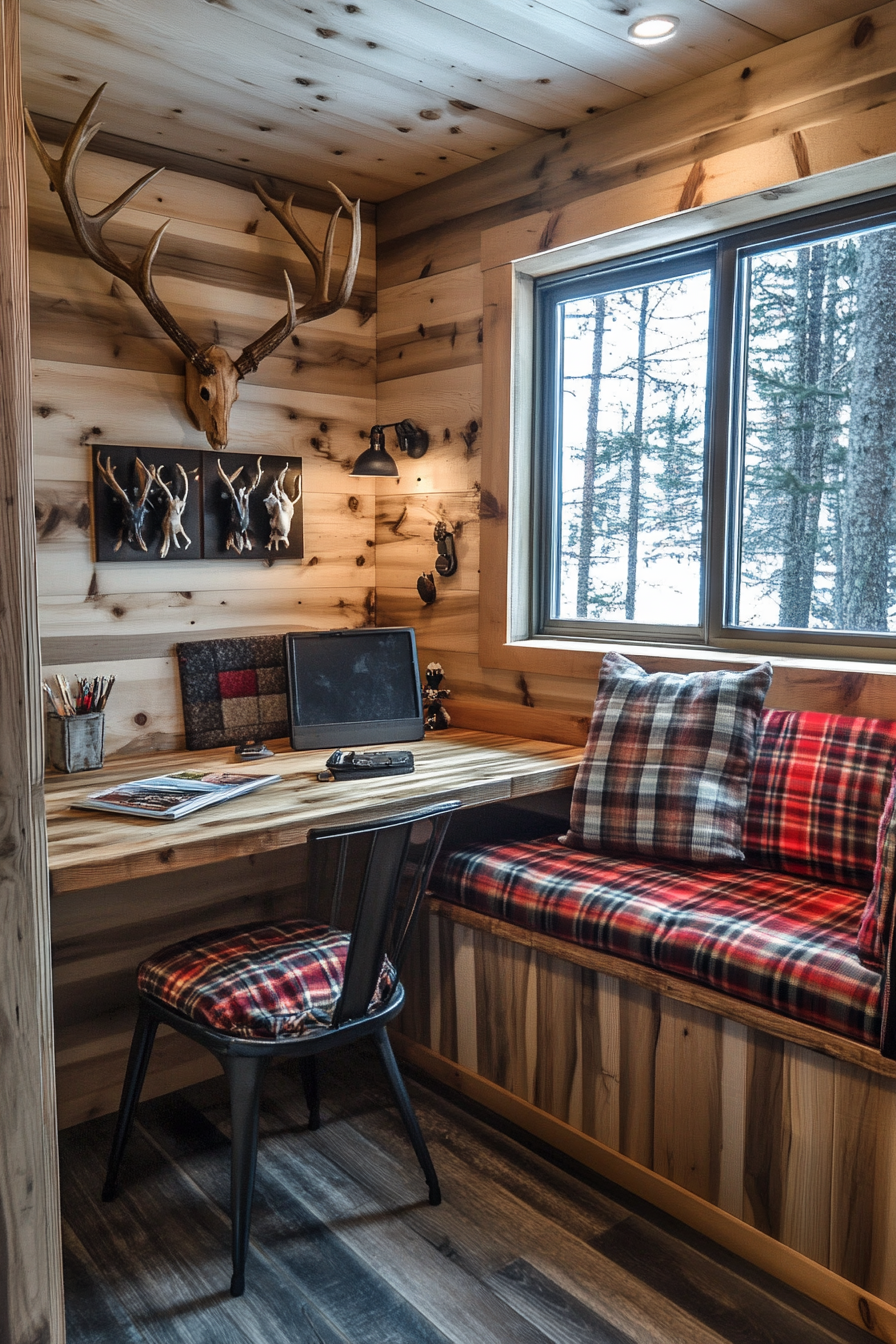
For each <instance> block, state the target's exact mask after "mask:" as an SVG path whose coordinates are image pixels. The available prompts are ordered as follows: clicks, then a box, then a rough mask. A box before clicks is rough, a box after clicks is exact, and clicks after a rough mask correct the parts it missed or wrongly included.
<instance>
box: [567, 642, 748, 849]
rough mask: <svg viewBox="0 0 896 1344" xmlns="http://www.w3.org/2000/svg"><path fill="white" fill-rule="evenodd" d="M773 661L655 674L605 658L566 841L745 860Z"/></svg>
mask: <svg viewBox="0 0 896 1344" xmlns="http://www.w3.org/2000/svg"><path fill="white" fill-rule="evenodd" d="M771 676H772V669H771V664H770V663H763V664H762V665H761V666H760V667H756V668H751V669H750V670H749V671H747V672H724V671H714V672H695V673H691V674H690V675H688V676H680V675H678V674H677V673H674V672H656V673H653V674H652V675H649V674H648V673H647V672H645V671H644V669H643V668H641V667H639V666H638V665H637V663H633V662H630V660H629V659H628V658H625V657H623V655H622V654H620V653H607V654H605V655H604V660H603V665H602V667H601V672H600V681H599V683H598V690H597V698H596V699H595V702H594V714H593V717H592V720H591V728H590V730H589V734H588V743H587V745H586V747H585V754H584V757H583V759H582V763H581V765H580V767H579V771H578V774H577V776H576V782H575V787H574V789H573V797H572V808H571V812H570V818H569V832H568V834H567V835H566V836H565V838H564V843H565V844H567V845H569V846H570V847H571V848H575V849H587V850H592V851H594V852H600V853H616V854H620V853H623V854H640V855H650V856H655V857H657V858H666V859H683V860H686V861H690V862H699V863H734V862H738V861H742V860H743V857H744V856H743V851H742V849H741V834H742V831H743V822H744V809H745V807H746V801H747V784H748V781H749V778H750V770H751V767H752V764H753V753H754V742H755V737H756V729H757V726H758V722H759V715H760V713H761V710H762V703H763V700H764V699H765V693H766V691H767V690H768V687H769V683H770V681H771Z"/></svg>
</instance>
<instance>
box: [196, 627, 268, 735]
mask: <svg viewBox="0 0 896 1344" xmlns="http://www.w3.org/2000/svg"><path fill="white" fill-rule="evenodd" d="M177 665H178V670H179V672H180V690H181V700H182V702H183V709H184V727H185V730H186V738H187V748H188V749H189V750H190V751H201V750H203V749H204V748H208V747H229V746H233V745H235V744H236V743H238V742H245V741H247V740H249V739H250V738H277V737H288V736H289V721H288V712H287V708H286V663H285V660H284V657H283V636H282V635H253V636H246V637H243V638H239V639H203V640H197V641H196V642H195V643H191V644H178V646H177Z"/></svg>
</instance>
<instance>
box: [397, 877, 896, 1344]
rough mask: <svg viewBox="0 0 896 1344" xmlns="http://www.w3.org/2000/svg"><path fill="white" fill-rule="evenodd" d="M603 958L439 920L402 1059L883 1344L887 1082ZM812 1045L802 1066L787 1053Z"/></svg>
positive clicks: (889, 1245)
mask: <svg viewBox="0 0 896 1344" xmlns="http://www.w3.org/2000/svg"><path fill="white" fill-rule="evenodd" d="M599 955H600V954H595V953H588V952H587V950H586V949H577V948H571V947H570V946H569V945H567V944H563V943H560V942H558V941H556V940H553V939H549V938H538V937H537V936H534V937H533V935H529V934H527V933H525V931H523V930H516V929H511V928H510V927H509V926H506V925H503V924H500V923H498V922H497V921H494V920H489V919H487V918H486V917H484V916H479V915H476V914H474V913H472V912H468V911H460V910H458V909H457V908H456V907H453V906H448V905H444V904H442V903H438V902H435V903H433V905H432V906H431V909H430V911H429V913H428V915H424V917H423V919H422V920H421V924H420V928H419V930H418V936H417V941H416V944H415V947H414V949H413V951H412V954H411V956H410V957H409V959H408V963H407V965H406V968H405V971H404V974H403V976H402V979H403V981H404V983H405V988H406V991H407V995H408V1007H407V1009H406V1011H405V1012H404V1014H403V1016H402V1018H401V1019H400V1020H399V1023H398V1025H399V1027H400V1030H401V1032H402V1036H403V1039H402V1040H401V1041H398V1042H397V1044H398V1045H400V1046H401V1048H402V1050H403V1051H404V1053H405V1056H406V1057H407V1058H410V1059H413V1060H414V1062H416V1063H418V1064H420V1065H421V1066H422V1067H423V1068H425V1069H427V1070H429V1071H430V1072H432V1073H434V1074H435V1075H436V1076H438V1077H440V1078H442V1079H443V1080H444V1081H446V1082H449V1083H450V1084H451V1085H452V1086H455V1087H458V1088H459V1090H460V1091H462V1092H465V1093H466V1094H467V1095H470V1096H474V1097H475V1098H476V1099H477V1100H478V1101H481V1102H482V1103H483V1104H484V1105H486V1106H489V1107H491V1108H492V1109H493V1110H495V1111H497V1112H499V1113H500V1114H502V1115H504V1116H506V1117H507V1118H509V1119H511V1120H513V1121H514V1122H515V1123H517V1124H519V1125H521V1126H522V1127H523V1128H525V1129H528V1130H530V1131H531V1132H533V1133H536V1134H538V1135H539V1137H541V1138H543V1139H546V1140H547V1141H548V1142H549V1143H552V1144H554V1146H556V1147H558V1148H560V1149H562V1150H563V1151H565V1152H568V1153H570V1154H571V1155H572V1156H574V1157H576V1158H577V1159H578V1160H580V1161H582V1162H585V1163H586V1164H587V1165H588V1166H591V1167H593V1168H594V1169H595V1170H598V1171H601V1172H602V1173H603V1174H604V1175H606V1176H609V1177H610V1178H611V1179H613V1180H616V1181H618V1182H619V1183H620V1184H621V1185H623V1186H625V1187H626V1188H628V1189H632V1190H634V1191H635V1192H636V1193H637V1194H639V1195H642V1196H643V1197H644V1198H646V1199H648V1200H650V1201H651V1202H653V1203H655V1204H657V1205H658V1206H659V1207H661V1208H664V1209H666V1210H667V1211H668V1212H670V1213H673V1214H675V1216H677V1217H679V1218H681V1219H682V1220H683V1221H685V1222H687V1223H689V1224H690V1225H691V1226H693V1227H696V1228H698V1229H699V1230H701V1231H703V1232H706V1233H707V1234H708V1235H709V1236H711V1237H713V1238H714V1239H715V1240H716V1241H719V1242H720V1243H721V1244H723V1245H725V1246H728V1247H729V1248H730V1249H732V1250H734V1251H736V1252H737V1253H738V1254H740V1255H742V1256H744V1257H745V1258H746V1259H748V1260H750V1261H752V1262H753V1263H755V1264H758V1265H760V1266H762V1267H763V1268H765V1269H767V1270H769V1271H770V1272H771V1273H773V1274H776V1275H777V1276H778V1277H779V1278H781V1279H783V1280H784V1281H785V1282H788V1283H791V1284H793V1285H794V1286H795V1287H797V1288H799V1289H800V1290H801V1291H803V1292H805V1293H807V1294H809V1295H810V1296H811V1297H813V1298H815V1299H817V1300H818V1301H820V1302H823V1303H824V1304H825V1305H826V1306H829V1307H830V1308H832V1309H833V1310H835V1311H837V1312H839V1313H840V1314H841V1315H843V1316H845V1317H847V1318H848V1319H849V1320H851V1321H854V1322H855V1324H857V1325H860V1326H863V1327H864V1328H865V1329H867V1330H870V1331H872V1333H874V1334H876V1335H877V1336H878V1337H879V1338H880V1339H884V1340H888V1341H892V1344H896V1142H894V1135H896V1070H894V1068H893V1065H892V1064H891V1063H890V1062H889V1061H881V1060H880V1057H879V1056H878V1055H877V1054H876V1052H875V1051H873V1050H871V1049H870V1048H869V1047H863V1046H858V1045H855V1046H854V1045H852V1044H851V1043H849V1042H840V1041H839V1038H836V1037H833V1036H831V1034H830V1033H828V1032H821V1031H818V1032H815V1031H814V1030H813V1029H811V1028H802V1027H799V1026H798V1024H792V1023H787V1022H785V1021H784V1020H783V1019H779V1018H777V1017H775V1016H774V1015H772V1014H770V1013H762V1012H761V1010H753V1009H750V1008H749V1007H747V1006H746V1005H742V1004H734V1003H733V1001H732V1000H728V999H727V998H726V997H725V996H722V995H718V994H715V995H713V999H714V1000H717V1001H718V1002H714V1003H713V1006H712V1009H710V1008H709V1007H707V1006H704V1005H702V1004H697V1003H695V1002H687V1001H685V999H684V995H685V994H686V993H687V992H688V991H690V990H691V988H692V987H690V986H687V985H684V986H683V988H682V992H681V997H673V994H672V993H669V992H668V991H669V989H670V988H671V989H672V991H673V992H675V991H679V982H677V981H672V983H671V985H670V984H663V985H662V987H660V982H667V981H669V980H670V979H671V978H670V977H663V976H659V975H658V974H657V973H655V972H648V975H654V976H656V977H657V983H656V984H648V983H646V982H645V981H644V979H643V976H642V975H641V974H640V972H643V970H644V968H631V967H629V966H628V965H627V964H626V963H622V962H619V961H618V960H617V959H614V958H606V957H604V958H601V966H602V969H596V966H595V965H594V964H591V965H589V964H587V960H588V958H590V957H599ZM582 961H584V962H585V963H586V964H581V962H582ZM603 963H607V967H606V968H603ZM633 969H634V970H637V971H638V972H639V974H638V975H637V976H634V975H632V976H631V977H630V978H622V976H623V973H625V972H630V971H632V970H633ZM611 970H612V971H613V972H615V973H611ZM707 993H709V991H707ZM732 1005H733V1008H732V1011H731V1012H730V1013H729V1012H728V1011H727V1010H728V1009H729V1007H732ZM745 1008H746V1012H747V1013H750V1014H753V1013H759V1014H760V1018H759V1019H756V1020H753V1021H751V1022H750V1023H748V1022H747V1021H744V1020H743V1016H744V1014H743V1011H741V1010H744V1009H745ZM721 1009H725V1010H726V1011H724V1012H723V1011H721ZM767 1018H773V1021H772V1022H771V1023H768V1022H766V1021H764V1019H767ZM760 1020H761V1021H762V1026H760V1025H758V1022H759V1021H760ZM779 1023H782V1024H783V1026H782V1027H781V1029H780V1030H779V1031H778V1032H777V1033H776V1034H773V1033H772V1031H769V1030H767V1029H764V1028H766V1027H768V1026H773V1027H776V1026H777V1025H778V1024H779ZM807 1031H808V1032H809V1033H810V1036H812V1038H813V1039H812V1046H811V1048H810V1046H809V1044H807V1043H806V1041H804V1040H803V1039H802V1038H801V1039H800V1040H794V1039H790V1038H789V1037H792V1036H793V1035H794V1033H795V1032H799V1033H803V1032H807ZM807 1040H808V1038H807ZM841 1046H842V1047H844V1051H843V1052H841V1053H840V1054H839V1055H838V1054H837V1053H836V1051H839V1050H840V1047H841ZM825 1047H828V1048H825Z"/></svg>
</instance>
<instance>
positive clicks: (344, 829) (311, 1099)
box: [103, 802, 460, 1297]
mask: <svg viewBox="0 0 896 1344" xmlns="http://www.w3.org/2000/svg"><path fill="white" fill-rule="evenodd" d="M459 805H460V804H459V803H457V802H445V803H439V804H436V805H434V806H431V807H426V808H420V809H418V810H416V811H414V812H406V813H403V814H402V815H401V816H397V817H392V818H389V819H387V820H384V821H379V822H362V823H360V824H356V825H352V826H338V827H337V826H334V827H328V828H326V829H321V830H317V831H312V832H311V833H310V834H309V894H310V897H311V899H312V900H314V899H315V898H316V899H317V908H318V909H320V905H321V897H324V898H327V897H329V898H330V908H329V928H327V927H326V926H322V925H317V926H314V925H310V926H309V925H303V927H304V928H309V927H310V928H312V929H313V930H314V931H315V933H316V935H324V934H325V935H327V936H328V938H329V940H330V943H332V938H333V931H334V930H336V929H340V928H343V929H344V928H347V927H348V926H349V925H350V927H351V933H350V936H349V941H348V950H347V953H346V952H345V946H344V944H345V938H344V937H343V939H342V942H341V948H342V954H343V955H344V956H345V961H344V973H341V974H340V975H338V976H335V977H334V976H333V975H332V969H333V963H332V959H331V961H330V962H329V963H328V964H329V967H330V972H331V975H330V982H331V983H332V984H333V989H334V992H333V996H332V999H331V1002H330V1003H329V1004H326V1003H324V1004H323V1006H321V1004H320V1002H317V1003H316V1004H315V1009H314V1012H315V1014H316V1015H317V1018H318V1019H319V1018H320V1016H321V1015H323V1016H325V1017H326V1018H328V1021H327V1024H326V1025H316V1024H314V1025H312V1026H311V1029H306V1030H304V1033H303V1034H301V1035H291V1036H290V1035H279V1036H275V1037H273V1038H272V1037H271V1036H269V1035H267V1036H264V1037H260V1036H257V1035H255V1036H253V1035H251V1034H247V1030H246V1026H245V1024H244V1023H243V1022H242V1021H241V1022H240V1025H239V1026H238V1027H237V1028H235V1029H234V1030H220V1029H217V1028H216V1027H212V1026H210V1025H208V1023H207V1021H203V1020H201V1013H202V1011H203V1009H202V1003H201V1002H200V1000H202V992H201V991H202V983H201V980H202V977H201V973H199V974H198V978H194V981H193V982H191V984H192V991H195V990H196V987H197V984H198V992H192V991H191V997H190V1003H189V1012H184V1011H181V1010H179V1009H177V1008H174V1007H172V1006H171V1003H170V1002H169V1003H166V1002H164V1001H163V1000H162V999H161V998H159V997H157V996H156V995H155V994H152V993H149V992H147V991H146V989H145V988H141V989H140V990H139V1011H138V1017H137V1025H136V1027H135V1029H134V1037H133V1041H132V1043H131V1051H130V1056H129V1058H128V1065H127V1071H126V1074H125V1081H124V1087H123V1089H122V1094H121V1104H120V1106H119V1111H118V1122H117V1125H116V1128H115V1135H114V1138H113V1140H112V1150H111V1152H110V1155H109V1165H108V1169H107V1173H106V1182H105V1185H104V1187H103V1199H105V1200H111V1199H114V1197H115V1194H116V1187H117V1181H118V1171H119V1167H120V1164H121V1159H122V1155H123V1153H124V1149H125V1145H126V1143H127V1140H128V1135H129V1133H130V1130H131V1126H132V1123H133V1119H134V1111H135V1109H136V1106H137V1102H138V1100H139V1098H140V1092H141V1089H142V1087H143V1081H144V1078H145V1077H146V1069H147V1066H148V1064H149V1058H150V1055H151V1053H152V1047H153V1042H154V1040H155V1035H156V1030H157V1028H158V1025H159V1023H160V1022H165V1023H167V1024H168V1025H169V1026H171V1027H174V1028H176V1030H177V1031H180V1032H183V1033H184V1035H185V1036H189V1037H190V1038H191V1039H192V1040H194V1041H198V1042H199V1044H200V1045H204V1046H205V1047H206V1048H207V1049H208V1050H210V1051H211V1052H212V1053H213V1054H214V1055H216V1056H217V1058H218V1059H219V1060H220V1063H221V1066H222V1068H223V1070H224V1073H225V1074H226V1076H227V1080H228V1084H229V1088H230V1113H231V1128H232V1147H231V1179H230V1211H231V1229H232V1250H233V1277H232V1279H231V1283H230V1291H231V1293H232V1295H233V1296H234V1297H239V1296H241V1295H242V1293H243V1292H244V1290H245V1269H246V1256H247V1253H248V1249H249V1227H250V1219H251V1208H252V1196H253V1191H254V1186H255V1164H256V1156H257V1151H258V1116H259V1102H260V1095H261V1086H262V1081H263V1078H264V1074H265V1071H266V1069H267V1066H268V1063H269V1061H270V1060H271V1059H282V1058H284V1057H285V1058H290V1057H297V1058H298V1060H299V1069H300V1076H301V1079H302V1086H303V1089H304V1092H305V1099H306V1101H307V1104H308V1127H309V1129H317V1128H318V1126H319V1125H320V1100H319V1092H318V1079H317V1058H316V1057H317V1055H319V1054H321V1053H322V1052H323V1051H325V1050H331V1049H334V1048H336V1047H337V1046H342V1045H346V1044H348V1043H350V1042H352V1041H356V1040H358V1039H359V1038H360V1037H362V1036H373V1038H374V1040H375V1042H376V1045H377V1048H378V1050H379V1054H380V1059H381V1060H382V1063H383V1066H384V1068H385V1071H386V1076H387V1077H388V1079H389V1083H390V1084H391V1087H392V1091H393V1093H394V1096H395V1100H396V1102H397V1104H398V1110H399V1112H400V1114H401V1118H402V1120H403V1121H404V1125H405V1128H406V1130H407V1132H408V1137H409V1138H410V1140H411V1143H412V1145H413V1148H414V1152H415V1153H416V1155H417V1158H418V1161H419V1162H420V1166H421V1167H422V1169H423V1174H424V1176H425V1177H426V1183H427V1185H428V1187H429V1202H430V1204H438V1203H440V1202H441V1192H440V1190H439V1182H438V1178H437V1176H436V1172H435V1167H434V1166H433V1163H432V1158H431V1157H430V1155H429V1151H428V1149H427V1147H426V1143H425V1142H424V1139H423V1135H422V1133H421V1132H420V1126H419V1123H418V1121H417V1117H416V1115H415V1114H414V1110H413V1107H412V1105H411V1100H410V1097H409V1096H408V1094H407V1089H406V1088H405V1085H404V1081H403V1079H402V1077H401V1074H400V1072H399V1069H398V1065H397V1063H396V1061H395V1056H394V1054H393V1052H392V1047H391V1045H390V1043H389V1038H388V1035H387V1033H386V1024H387V1023H388V1022H390V1021H391V1020H392V1019H393V1018H394V1017H396V1016H397V1015H398V1013H400V1012H401V1009H402V1006H403V1004H404V990H403V988H402V985H401V982H400V980H399V974H400V971H401V966H402V962H403V960H404V956H405V952H406V950H407V947H408V942H409V939H410V937H411V934H412V932H413V928H414V924H415V922H416V918H417V914H418V912H419V909H420V905H421V902H422V899H423V895H424V893H425V891H426V886H427V883H428V881H429V877H430V873H431V872H432V867H433V864H434V863H435V860H436V857H437V855H438V852H439V849H440V847H441V844H442V840H443V839H444V835H445V831H446V830H447V827H448V823H449V821H450V819H451V814H452V812H453V811H454V810H455V808H457V807H459ZM427 824H428V825H427ZM421 825H422V826H423V829H424V835H423V838H422V839H421V840H420V841H419V842H417V839H416V836H414V837H413V838H412V832H413V831H414V829H415V827H416V828H418V832H417V833H418V835H419V833H420V832H419V828H420V827H421ZM352 904H353V905H354V913H353V915H352V914H351V905H352ZM344 912H346V913H345V914H344ZM291 927H293V924H292V923H291ZM294 927H295V929H299V922H298V921H296V922H294ZM277 932H278V926H277V925H276V924H272V925H269V926H268V927H265V926H263V925H259V924H253V925H243V926H240V927H239V928H233V929H225V930H220V929H219V930H215V931H214V932H212V933H209V934H205V935H201V936H200V937H198V938H191V939H187V940H185V941H184V942H182V943H178V944H176V945H174V946H172V947H170V948H164V949H162V951H161V952H160V953H158V954H156V956H155V957H154V958H149V959H148V961H147V962H144V964H143V966H142V967H141V979H142V980H144V981H145V979H146V976H145V975H144V972H145V971H146V968H148V967H149V968H151V970H154V973H155V974H156V975H157V976H158V977H160V978H161V979H163V978H164V975H165V974H166V968H170V967H172V966H175V967H176V966H180V967H181V968H183V966H184V965H185V964H189V966H190V968H191V970H192V971H195V969H196V967H197V966H200V967H201V966H202V965H204V963H203V956H204V955H205V953H206V952H209V953H210V954H213V953H214V949H215V947H216V946H217V947H218V948H219V949H220V948H221V947H222V946H225V945H226V943H227V941H228V940H231V941H232V940H235V941H236V942H237V943H238V944H239V943H240V941H241V939H242V940H243V941H244V942H245V940H246V939H248V940H249V942H250V943H252V942H254V941H255V940H258V939H263V938H264V937H265V936H267V935H271V936H276V933H277ZM299 932H301V930H300V929H299ZM269 951H270V952H271V954H272V955H274V956H276V945H275V943H271V944H270V945H269ZM316 951H317V947H316V946H312V947H311V950H310V952H309V955H310V956H311V957H312V958H313V957H314V956H315V955H316ZM321 955H323V953H321ZM328 955H331V957H332V948H331V949H330V953H329V954H328ZM386 958H388V963H387V962H386V960H385V959H386ZM310 965H311V970H312V972H314V971H316V970H317V963H314V962H313V961H312V963H310ZM240 966H241V967H242V969H243V971H245V970H248V974H249V976H250V977H251V975H252V973H253V970H254V969H255V968H254V967H253V965H252V963H251V960H250V961H249V963H248V965H247V963H246V958H245V956H244V957H243V960H242V962H241V963H240ZM390 966H391V970H390V969H389V967H390ZM234 967H235V963H234V962H233V961H231V962H230V963H227V961H226V957H225V958H224V959H223V960H220V961H219V962H218V963H217V970H218V972H219V973H220V972H221V970H222V968H223V971H224V975H223V976H222V977H221V978H222V979H223V982H224V984H225V986H227V985H229V984H231V983H233V985H234V991H233V995H232V997H231V1000H227V999H226V992H227V991H226V990H225V998H224V999H221V998H220V997H219V999H218V1000H217V1005H216V1006H217V1008H219V1009H220V1008H221V1005H222V1003H223V1005H224V1008H225V1010H227V1011H229V1010H230V1008H231V1007H232V1006H233V1005H237V1006H239V1005H241V1004H242V1003H243V999H241V998H239V997H238V995H239V994H240V993H241V992H242V986H243V985H244V984H245V983H246V980H245V977H244V978H243V979H240V978H239V975H240V968H239V967H236V969H235V970H234ZM340 970H341V968H340ZM228 972H232V978H231V979H228ZM170 974H171V979H172V983H174V982H175V981H176V974H175V972H174V971H173V970H172V971H171V973H170ZM261 974H262V976H263V975H264V971H262V972H261ZM340 981H341V983H339V982H340ZM153 983H155V982H153ZM219 983H220V980H219V981H218V982H216V984H219ZM262 988H263V989H264V988H267V986H266V985H263V986H262ZM287 1006H288V1005H287ZM206 1015H207V1014H206ZM249 1026H250V1028H251V1022H250V1023H249ZM238 1032H242V1034H238Z"/></svg>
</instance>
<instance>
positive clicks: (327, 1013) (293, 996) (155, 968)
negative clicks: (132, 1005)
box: [137, 919, 395, 1039]
mask: <svg viewBox="0 0 896 1344" xmlns="http://www.w3.org/2000/svg"><path fill="white" fill-rule="evenodd" d="M348 945H349V935H348V934H347V933H342V932H340V930H339V929H330V928H327V927H326V925H323V924H309V923H307V922H306V921H305V920H300V919H290V920H282V921H281V922H280V923H279V924H244V925H242V926H241V927H240V928H234V929H215V930H214V931H213V932H211V933H200V934H197V935H196V936H195V937H193V938H186V939H185V940H184V941H183V942H181V943H174V944H173V945H172V946H171V947H163V948H162V950H161V951H160V952H157V953H156V954H155V955H154V956H152V957H148V958H147V960H146V961H144V962H143V964H142V966H141V967H140V969H139V971H138V972H137V984H138V986H139V988H140V990H141V991H142V992H143V993H145V994H151V995H152V997H153V998H155V999H159V1000H160V1001H161V1002H162V1003H164V1004H166V1005H167V1006H168V1007H169V1008H174V1009H175V1011H177V1012H179V1013H183V1014H184V1015H185V1016H186V1017H189V1018H192V1019H193V1021H194V1022H201V1023H203V1024H204V1025H205V1026H207V1027H213V1028H214V1029H215V1030H216V1031H226V1032H228V1033H229V1034H230V1035H231V1036H246V1037H262V1038H266V1039H272V1038H273V1039H276V1038H277V1037H281V1036H303V1035H304V1034H305V1033H306V1032H308V1031H313V1030H315V1029H319V1028H321V1027H329V1026H330V1025H331V1023H332V1021H333V1012H334V1010H335V1008H336V1004H337V1003H338V1002H339V997H340V995H341V994H342V983H343V980H344V978H345V959H346V957H347V955H348ZM394 984H395V972H394V970H393V968H392V966H391V964H390V963H389V962H388V961H386V962H384V964H383V970H382V973H381V975H380V979H379V984H378V985H377V988H376V993H375V994H374V997H373V1002H372V1003H371V1005H370V1006H371V1008H374V1007H376V1006H377V1005H378V1004H380V1003H382V1002H383V1001H384V1000H385V999H387V998H388V996H389V993H390V992H391V990H392V987H393V986H394Z"/></svg>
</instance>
